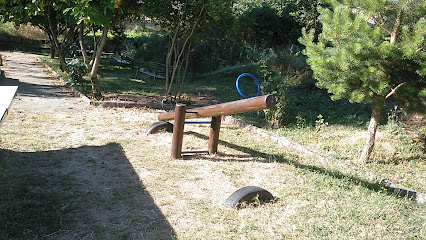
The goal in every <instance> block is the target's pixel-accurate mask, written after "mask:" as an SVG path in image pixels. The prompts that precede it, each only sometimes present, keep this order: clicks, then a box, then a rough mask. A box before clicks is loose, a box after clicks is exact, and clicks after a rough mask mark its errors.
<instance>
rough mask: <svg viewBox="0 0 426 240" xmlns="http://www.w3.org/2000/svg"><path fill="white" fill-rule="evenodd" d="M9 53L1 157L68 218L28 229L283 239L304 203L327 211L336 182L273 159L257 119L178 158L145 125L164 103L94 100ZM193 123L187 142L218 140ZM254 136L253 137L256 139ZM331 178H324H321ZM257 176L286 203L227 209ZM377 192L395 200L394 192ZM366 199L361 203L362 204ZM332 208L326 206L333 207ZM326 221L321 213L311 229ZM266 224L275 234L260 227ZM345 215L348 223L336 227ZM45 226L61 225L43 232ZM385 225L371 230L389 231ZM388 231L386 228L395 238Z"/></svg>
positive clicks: (45, 204) (167, 138) (193, 145)
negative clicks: (210, 148)
mask: <svg viewBox="0 0 426 240" xmlns="http://www.w3.org/2000/svg"><path fill="white" fill-rule="evenodd" d="M0 54H1V55H3V57H4V60H5V61H3V63H4V65H5V66H2V70H4V71H5V72H6V79H4V81H3V82H2V84H5V85H18V86H19V89H18V94H17V96H16V98H15V100H14V102H13V104H12V108H11V111H10V113H9V115H8V116H7V117H6V120H5V121H4V122H3V124H2V126H1V127H0V131H1V135H0V136H1V138H0V160H2V159H1V158H2V157H5V158H6V159H8V161H7V162H6V165H7V166H9V168H8V171H10V172H11V173H12V174H10V175H11V176H10V179H9V181H11V182H14V183H15V185H18V186H19V183H20V182H23V184H25V186H27V185H29V186H31V187H30V188H29V189H26V191H25V192H24V194H23V195H22V199H21V200H22V201H26V200H27V199H29V198H30V197H31V196H42V197H43V198H44V197H46V200H44V199H43V201H40V202H38V205H36V206H35V210H36V213H37V214H40V209H41V211H46V212H47V211H49V212H53V213H54V215H56V217H57V220H55V221H53V220H52V221H51V222H54V224H52V223H51V222H49V223H48V224H45V223H44V222H43V221H42V220H43V217H41V218H40V217H39V215H37V220H40V221H41V222H40V223H39V224H40V225H41V227H40V228H39V229H42V232H37V233H33V232H31V229H26V228H24V229H23V230H21V231H24V232H25V233H24V237H22V236H21V237H20V238H26V239H241V236H247V237H246V238H245V239H273V237H272V236H291V233H292V232H295V229H296V228H295V225H294V224H290V223H291V221H293V220H295V219H296V218H297V217H298V216H303V214H300V212H301V211H302V210H304V209H306V210H309V208H320V207H321V206H319V205H318V202H319V199H321V200H322V199H323V198H324V195H327V194H328V192H329V187H330V188H331V187H332V186H333V184H330V186H327V188H320V190H321V191H322V192H321V191H320V194H317V192H318V187H316V186H315V184H306V182H310V181H312V182H315V181H314V180H313V179H310V178H309V176H310V175H311V174H307V171H305V169H303V168H297V167H295V166H294V165H295V164H293V162H292V160H291V158H290V159H281V161H284V162H288V163H289V164H280V163H277V162H276V161H275V160H274V159H273V157H274V155H273V154H272V153H273V152H274V151H275V149H274V148H273V147H271V148H270V152H271V154H265V153H262V152H261V151H259V150H257V149H259V148H260V145H262V147H261V148H263V149H265V148H266V149H268V146H272V145H266V146H265V144H267V143H268V141H269V140H267V139H266V137H265V138H263V137H262V136H260V135H256V136H254V133H253V131H252V130H251V129H250V128H244V129H239V130H238V131H234V129H232V127H231V126H226V125H224V126H223V127H224V128H227V131H224V130H222V131H221V134H223V135H221V139H222V140H221V142H220V148H221V149H220V152H221V153H220V154H217V155H215V156H209V155H200V156H195V157H194V156H185V158H184V160H183V161H180V160H177V161H170V157H169V156H170V145H171V135H170V134H169V133H160V134H154V135H146V134H145V133H144V130H145V129H146V128H147V127H148V126H149V125H150V124H152V123H153V122H155V121H156V118H157V116H158V113H160V112H161V111H160V110H152V109H144V108H128V109H125V108H102V107H97V106H91V105H88V104H87V103H86V102H84V101H82V100H81V99H80V98H79V97H77V96H76V95H75V94H74V93H73V92H72V91H70V90H69V89H68V88H67V87H65V86H64V84H63V83H62V82H60V81H58V80H57V79H56V78H55V77H54V76H53V75H51V74H50V73H49V72H48V71H47V70H46V69H45V68H44V66H43V65H42V64H41V63H39V62H37V60H36V57H37V56H36V55H30V54H23V53H11V52H0ZM185 131H186V134H185V138H184V148H185V150H198V149H203V148H204V149H205V148H206V147H207V139H206V138H207V136H208V133H207V132H206V129H205V127H197V126H188V128H187V127H186V126H185ZM243 136H253V137H252V139H249V140H247V138H246V137H243ZM224 139H225V140H224ZM226 139H237V140H238V141H240V142H238V143H234V142H229V141H228V142H227V141H226ZM249 141H250V143H248V142H249ZM244 146H248V147H244ZM286 156H287V155H285V156H284V158H285V157H286ZM299 160H300V161H303V159H299ZM0 163H1V161H0ZM315 169H316V170H315V171H320V168H315ZM0 174H1V172H0ZM331 175H333V174H331V173H328V174H324V176H325V177H324V176H323V175H321V177H320V178H319V179H318V182H322V181H323V180H324V179H325V178H326V180H327V179H328V177H329V176H331ZM330 179H332V181H336V182H337V183H338V184H336V189H340V188H341V187H340V185H339V184H340V183H341V180H339V179H334V178H331V177H330ZM331 183H333V182H331ZM250 185H255V186H262V187H264V188H265V189H268V190H271V192H272V193H273V195H276V196H281V199H278V200H277V202H276V204H275V206H266V207H265V208H258V209H248V210H243V211H239V212H238V211H233V210H229V209H222V208H221V204H222V203H223V202H224V201H225V199H226V198H227V197H228V196H229V195H230V194H232V193H233V192H234V191H235V190H237V189H239V188H240V187H242V186H250ZM306 186H308V187H307V188H308V189H306ZM354 187H355V188H356V189H358V190H359V191H360V192H367V193H366V194H365V196H367V197H366V198H365V201H363V202H362V206H363V207H372V206H374V205H375V204H377V202H375V201H376V200H374V199H373V198H372V196H376V195H379V194H370V193H368V189H364V187H362V186H361V185H358V184H356V185H354ZM330 192H332V191H330ZM355 192H356V193H358V192H357V191H355ZM339 193H340V194H341V195H342V196H340V198H341V200H339V199H334V198H332V200H330V208H331V207H332V206H342V207H343V208H344V209H347V208H348V206H347V204H348V202H349V199H352V198H353V195H352V194H353V191H346V190H344V191H339ZM362 196H364V195H362ZM379 196H381V195H379ZM371 199H373V200H371ZM391 200H392V199H391ZM337 201H340V202H338V203H336V202H337ZM377 201H384V200H383V197H380V198H378V200H377ZM386 201H389V200H386ZM398 204H402V203H398ZM384 205H386V204H384ZM212 206H213V207H212ZM358 208H359V206H358V205H357V206H354V207H353V210H354V209H358ZM392 208H394V209H399V208H400V207H399V206H395V205H392V206H390V207H389V206H388V205H386V209H381V210H380V212H382V210H387V209H392ZM277 209H279V212H278V211H277ZM26 210H27V209H26ZM328 211H329V209H327V208H324V213H327V212H328ZM370 211H373V210H371V209H370ZM405 211H406V210H405V208H401V210H400V211H399V210H398V211H396V210H395V212H397V214H388V215H389V216H395V218H397V219H396V220H398V219H401V221H403V222H404V221H406V220H407V218H400V217H399V216H405V215H403V214H402V212H405ZM337 212H339V213H340V212H344V211H343V210H342V211H337ZM302 213H303V211H302ZM305 214H309V211H307V212H305ZM325 215H326V214H324V216H325ZM247 216H249V217H247ZM262 216H268V217H262ZM380 216H381V215H380ZM371 217H372V218H374V214H373V215H372V216H371ZM322 218H323V216H320V217H319V218H312V219H313V220H312V222H307V223H306V224H307V225H306V226H302V227H301V229H307V228H309V227H310V226H311V225H314V224H315V223H318V222H320V220H321V219H322ZM246 219H254V222H255V223H250V222H245V221H246ZM349 219H350V218H349V217H348V218H347V220H345V221H348V220H349ZM373 220H374V222H376V221H377V219H373ZM373 220H372V221H373ZM396 220H395V221H396ZM55 224H56V225H55ZM259 224H260V225H262V226H264V229H265V230H264V231H263V230H262V229H257V228H256V227H257V226H258V225H259ZM334 224H339V223H337V222H333V224H331V225H334ZM363 224H364V223H363ZM44 225H49V226H52V225H53V226H55V227H54V228H52V229H45V230H43V227H44ZM271 226H272V227H271ZM374 226H376V225H374ZM414 226H415V227H417V225H414ZM421 226H423V225H421ZM356 227H359V226H356ZM356 227H355V228H356ZM314 228H317V227H314ZM206 229H208V230H206ZM333 229H334V228H333ZM336 229H337V228H336ZM377 229H378V228H375V227H374V228H370V229H367V230H372V231H373V230H376V231H379V230H380V229H379V230H377ZM388 230H389V229H385V230H383V234H384V235H385V236H387V235H386V234H387V232H388ZM262 231H263V232H262ZM380 231H381V230H380ZM330 233H332V232H330ZM380 233H382V232H380ZM393 233H394V232H391V233H390V234H393ZM202 234H205V235H202ZM226 234H229V235H226ZM233 234H235V235H233ZM250 234H253V235H250ZM277 234H278V235H277ZM279 234H290V235H279ZM346 234H347V233H346ZM373 234H374V233H373ZM206 235H207V236H208V237H207V238H206ZM213 236H214V237H213ZM259 236H265V237H263V238H262V237H259ZM346 236H347V235H346ZM372 236H374V235H372ZM332 238H333V237H332ZM335 238H336V239H338V237H335ZM355 238H356V237H355ZM364 238H365V237H364ZM367 238H368V237H367ZM371 238H373V237H371ZM289 239H296V238H291V237H289ZM339 239H340V238H339Z"/></svg>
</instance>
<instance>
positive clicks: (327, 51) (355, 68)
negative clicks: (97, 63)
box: [300, 0, 426, 111]
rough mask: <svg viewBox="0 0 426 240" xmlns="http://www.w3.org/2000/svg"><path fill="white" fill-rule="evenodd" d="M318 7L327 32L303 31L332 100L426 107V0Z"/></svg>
mask: <svg viewBox="0 0 426 240" xmlns="http://www.w3.org/2000/svg"><path fill="white" fill-rule="evenodd" d="M331 3H332V5H333V10H330V9H325V8H320V9H319V11H320V14H321V15H320V17H319V21H320V22H321V23H322V27H323V31H322V33H321V34H319V38H318V42H314V31H310V32H309V33H307V32H306V31H303V38H301V39H300V42H301V43H303V44H304V45H306V51H305V53H306V54H307V55H308V56H309V60H308V63H309V64H310V65H311V67H312V70H313V72H314V77H315V78H316V79H317V80H318V83H317V85H318V86H319V87H321V88H327V89H328V91H329V92H330V93H332V94H333V98H334V99H339V98H347V99H349V100H350V101H353V102H363V103H373V104H375V105H381V106H382V105H383V104H384V102H385V100H386V99H388V98H389V97H390V96H393V97H394V99H396V100H398V101H399V102H400V103H401V104H403V105H404V106H405V107H406V109H407V110H417V111H425V110H426V107H425V100H426V89H425V86H426V80H425V75H426V51H425V44H426V19H425V17H424V16H425V9H426V8H425V4H426V3H425V2H424V1H402V0H401V1H386V0H380V1H376V0H374V1H372V0H369V1H367V0H363V1H361V0H360V1H331Z"/></svg>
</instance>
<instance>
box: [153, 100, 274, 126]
mask: <svg viewBox="0 0 426 240" xmlns="http://www.w3.org/2000/svg"><path fill="white" fill-rule="evenodd" d="M273 106H275V97H274V96H273V95H265V96H259V97H253V98H249V99H242V100H237V101H233V102H227V103H222V104H216V105H211V106H206V107H199V108H192V109H188V111H187V112H186V114H185V119H190V118H203V117H217V116H223V115H231V114H237V113H245V112H251V111H260V110H263V109H268V108H271V107H273ZM174 118H175V114H174V113H173V112H167V113H162V114H160V115H158V120H159V121H169V120H173V119H174Z"/></svg>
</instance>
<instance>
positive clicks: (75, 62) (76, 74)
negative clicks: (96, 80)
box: [67, 57, 87, 86]
mask: <svg viewBox="0 0 426 240" xmlns="http://www.w3.org/2000/svg"><path fill="white" fill-rule="evenodd" d="M67 68H68V70H69V72H68V76H69V79H68V83H69V84H70V85H71V86H76V85H77V86H81V85H83V84H84V83H83V76H84V75H86V73H87V70H86V66H85V65H84V62H83V61H82V60H81V59H80V58H77V57H74V58H73V59H71V60H70V61H68V62H67Z"/></svg>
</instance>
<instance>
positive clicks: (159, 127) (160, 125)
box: [145, 121, 173, 134]
mask: <svg viewBox="0 0 426 240" xmlns="http://www.w3.org/2000/svg"><path fill="white" fill-rule="evenodd" d="M160 131H166V132H173V124H171V123H169V122H164V121H160V122H156V123H153V124H152V125H151V126H149V128H147V129H146V131H145V133H146V134H154V133H158V132H160Z"/></svg>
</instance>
